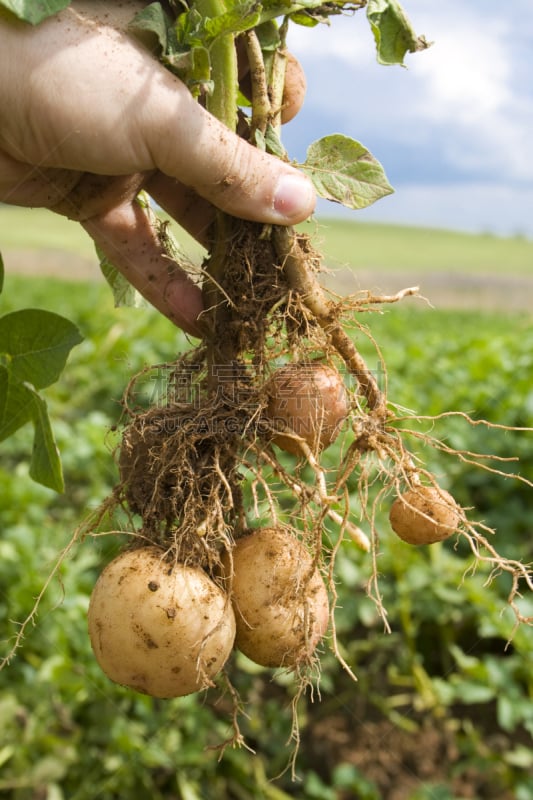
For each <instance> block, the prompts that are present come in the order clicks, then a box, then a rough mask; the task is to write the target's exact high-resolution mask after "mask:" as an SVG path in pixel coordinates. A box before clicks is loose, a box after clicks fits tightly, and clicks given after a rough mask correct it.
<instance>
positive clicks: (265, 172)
mask: <svg viewBox="0 0 533 800" xmlns="http://www.w3.org/2000/svg"><path fill="white" fill-rule="evenodd" d="M143 6H144V3H142V2H138V1H137V0H128V1H127V2H117V3H116V4H115V5H114V6H113V7H112V8H110V9H109V8H107V9H105V10H102V7H101V5H100V4H98V3H94V2H90V0H87V1H86V2H81V0H79V1H78V2H75V3H73V4H72V5H71V6H70V7H69V8H67V9H66V10H65V11H63V12H61V13H60V14H58V15H56V16H54V17H51V18H50V19H48V20H47V21H46V22H44V23H42V24H41V25H39V26H38V27H36V28H33V27H31V26H29V25H26V24H23V23H19V22H17V21H16V20H15V19H13V20H11V19H9V20H6V19H5V18H0V36H1V37H2V48H1V49H0V75H1V76H2V77H1V85H0V201H2V202H4V203H11V204H14V205H22V206H33V207H45V208H49V209H51V210H52V211H55V212H57V213H59V214H62V215H64V216H67V217H69V218H70V219H74V220H78V221H79V222H81V224H82V225H83V227H84V228H85V230H87V231H88V233H89V234H90V236H91V237H92V238H93V240H94V241H95V243H96V244H97V245H98V246H99V248H100V249H101V250H102V251H103V252H104V254H105V255H106V256H107V257H108V258H109V259H110V261H111V262H112V263H113V264H114V265H115V266H116V267H117V268H118V269H119V270H120V271H121V272H122V273H123V274H124V275H125V277H126V278H127V279H128V280H129V281H130V282H131V283H132V285H133V286H135V287H136V288H137V289H138V290H139V291H140V292H141V294H143V295H144V297H146V298H147V299H148V300H149V301H150V302H151V303H152V304H153V305H154V306H155V307H156V308H158V309H159V311H161V312H162V313H163V314H165V315H166V316H167V317H169V318H170V319H171V320H172V321H173V322H174V323H175V324H176V325H178V326H180V327H182V328H183V329H184V330H186V331H189V332H190V333H193V334H198V332H199V330H198V326H197V324H196V319H197V317H198V315H199V313H200V312H201V310H202V300H201V292H200V289H199V288H198V287H197V286H196V285H194V283H193V282H192V281H191V280H190V278H189V277H188V276H187V275H186V274H185V273H184V272H183V271H182V270H181V269H179V268H178V267H177V265H174V266H172V265H169V259H168V256H167V255H166V254H165V252H164V250H163V248H162V246H161V243H160V242H159V240H158V237H157V234H156V232H155V231H154V229H153V227H152V225H151V224H150V221H149V218H148V216H147V214H146V212H145V210H144V209H143V208H142V207H141V206H140V205H139V204H138V203H137V202H136V199H135V198H136V196H137V194H138V192H139V191H140V190H141V189H145V190H146V191H147V192H148V193H149V194H150V195H151V196H152V197H153V198H154V200H155V201H156V202H157V203H158V204H159V205H160V206H161V207H162V208H164V209H165V210H166V211H168V213H169V214H170V215H171V216H172V217H173V218H174V219H176V220H177V221H178V222H179V223H180V224H181V225H182V226H183V227H184V228H186V229H187V230H188V231H189V232H190V233H192V235H193V236H195V237H196V238H197V239H199V240H200V241H202V239H203V236H204V234H205V231H206V230H207V227H208V225H209V223H210V221H211V219H212V217H213V213H214V212H213V208H214V207H217V208H220V209H221V210H223V211H225V212H227V213H229V214H232V215H234V216H239V217H242V218H244V219H251V220H256V221H259V222H265V223H272V224H280V225H286V224H293V223H297V222H300V221H302V220H303V219H305V218H307V217H308V216H309V215H310V214H311V213H312V211H313V208H314V204H315V194H314V190H313V188H312V186H311V183H310V182H309V181H308V180H307V178H305V177H304V176H303V175H302V174H301V173H300V172H298V171H297V170H296V169H294V168H293V167H291V166H289V165H288V164H285V163H284V162H282V161H280V160H279V159H276V158H274V157H273V156H269V155H267V154H266V153H263V152H261V151H259V150H257V149H256V148H253V147H252V146H250V145H249V144H248V143H246V142H245V141H244V140H243V139H240V138H239V137H238V136H236V135H235V134H233V133H232V132H231V131H229V130H228V129H227V128H226V127H225V126H224V125H222V124H221V123H220V122H218V121H217V120H216V119H215V118H214V117H212V116H211V115H209V114H208V113H207V112H206V111H205V110H204V109H203V108H202V107H201V105H200V104H199V103H198V102H196V101H195V100H194V99H193V98H192V96H191V95H190V93H189V91H188V89H187V88H186V87H185V86H184V85H183V84H182V83H181V82H180V81H179V80H178V79H177V78H176V77H175V76H173V75H172V74H171V73H170V72H168V70H166V69H165V68H164V67H163V66H162V65H161V64H160V63H159V62H158V61H157V60H156V59H155V58H154V57H153V56H152V54H151V53H150V52H149V51H148V50H147V49H145V48H144V47H143V46H142V45H141V44H140V43H138V42H136V41H135V40H133V39H132V38H131V37H130V36H128V35H127V34H126V33H124V32H123V30H124V28H125V26H126V25H127V23H128V22H129V21H130V20H131V18H132V16H133V15H134V14H135V12H136V11H137V10H139V9H140V8H142V7H143ZM293 105H294V104H293ZM294 111H295V109H294V108H292V109H291V113H292V114H294Z"/></svg>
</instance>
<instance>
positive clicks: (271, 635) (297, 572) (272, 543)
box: [223, 528, 329, 667]
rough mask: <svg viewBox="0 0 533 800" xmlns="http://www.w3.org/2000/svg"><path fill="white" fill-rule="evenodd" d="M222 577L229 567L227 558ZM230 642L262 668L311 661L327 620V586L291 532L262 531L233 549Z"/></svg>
mask: <svg viewBox="0 0 533 800" xmlns="http://www.w3.org/2000/svg"><path fill="white" fill-rule="evenodd" d="M223 561H224V568H225V572H226V574H229V573H230V569H231V563H230V559H229V556H228V555H227V554H226V555H225V557H224V559H223ZM233 572H234V574H233V584H232V602H233V605H234V608H235V616H236V621H237V634H236V637H235V644H236V646H237V647H238V649H239V650H241V651H242V652H243V653H244V654H245V655H246V656H248V658H250V659H251V660H252V661H255V663H257V664H261V665H263V666H265V667H292V666H295V665H297V664H298V663H300V662H305V661H308V660H309V659H310V657H311V656H312V654H313V652H314V651H315V649H316V647H317V645H318V643H319V641H320V640H321V639H322V637H323V636H324V634H325V632H326V630H327V627H328V621H329V603H328V594H327V591H326V587H325V585H324V582H323V580H322V577H321V575H320V572H319V571H318V569H316V568H315V567H313V561H312V558H311V556H310V555H309V553H308V551H307V550H306V549H305V547H304V546H303V545H302V544H301V543H300V542H299V541H298V540H297V539H296V538H295V537H294V536H292V535H291V534H289V533H287V532H286V531H284V530H281V529H277V528H262V529H260V530H257V531H252V532H250V533H249V534H247V535H245V536H243V537H242V538H240V539H238V541H237V543H236V545H235V547H234V550H233Z"/></svg>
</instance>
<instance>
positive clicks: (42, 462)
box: [30, 392, 65, 492]
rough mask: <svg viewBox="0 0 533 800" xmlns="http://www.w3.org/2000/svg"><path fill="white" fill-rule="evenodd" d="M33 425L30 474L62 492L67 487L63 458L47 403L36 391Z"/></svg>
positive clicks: (40, 481)
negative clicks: (64, 477) (33, 434)
mask: <svg viewBox="0 0 533 800" xmlns="http://www.w3.org/2000/svg"><path fill="white" fill-rule="evenodd" d="M33 426H34V430H35V436H34V439H33V449H32V455H31V462H30V476H31V477H32V478H33V480H34V481H37V483H41V484H42V485H43V486H47V487H48V488H49V489H53V490H54V491H55V492H62V491H64V489H65V484H64V481H63V470H62V468H61V459H60V457H59V451H58V449H57V445H56V443H55V439H54V434H53V433H52V427H51V425H50V417H49V416H48V409H47V407H46V403H45V401H44V400H43V398H42V397H40V396H39V395H38V394H37V392H34V404H33Z"/></svg>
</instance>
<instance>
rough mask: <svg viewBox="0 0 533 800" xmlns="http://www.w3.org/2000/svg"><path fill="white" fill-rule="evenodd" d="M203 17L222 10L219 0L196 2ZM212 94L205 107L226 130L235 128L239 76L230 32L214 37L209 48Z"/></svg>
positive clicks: (219, 13) (218, 14) (217, 14)
mask: <svg viewBox="0 0 533 800" xmlns="http://www.w3.org/2000/svg"><path fill="white" fill-rule="evenodd" d="M196 7H197V9H198V11H199V12H200V14H201V15H202V16H203V17H219V16H221V15H222V14H224V12H225V11H226V5H225V3H224V2H223V0H197V3H196ZM209 55H210V60H211V77H212V80H213V82H214V88H213V92H212V93H211V94H210V95H208V96H207V98H206V108H207V110H208V111H209V112H210V113H211V114H213V116H214V117H216V118H217V119H218V120H220V122H223V123H224V125H226V126H227V127H228V128H230V130H232V131H235V129H236V127H237V90H238V84H239V76H238V70H237V53H236V51H235V40H234V36H233V34H231V33H228V34H225V35H224V36H218V37H217V38H216V39H215V40H214V42H213V43H212V44H211V47H210V48H209Z"/></svg>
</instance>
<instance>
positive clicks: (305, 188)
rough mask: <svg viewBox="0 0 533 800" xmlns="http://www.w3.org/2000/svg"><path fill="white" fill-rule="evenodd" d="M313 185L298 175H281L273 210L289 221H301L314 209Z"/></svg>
mask: <svg viewBox="0 0 533 800" xmlns="http://www.w3.org/2000/svg"><path fill="white" fill-rule="evenodd" d="M315 201H316V197H315V190H314V189H313V184H312V183H311V181H310V180H308V178H306V177H305V176H304V175H300V174H298V173H295V174H291V175H287V174H286V175H282V176H281V178H280V179H279V181H278V185H277V186H276V191H275V194H274V210H275V211H277V213H278V214H279V215H280V216H281V217H284V218H285V219H287V220H290V221H298V222H300V221H302V220H304V219H307V217H308V216H309V215H310V214H312V213H313V210H314V207H315Z"/></svg>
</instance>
